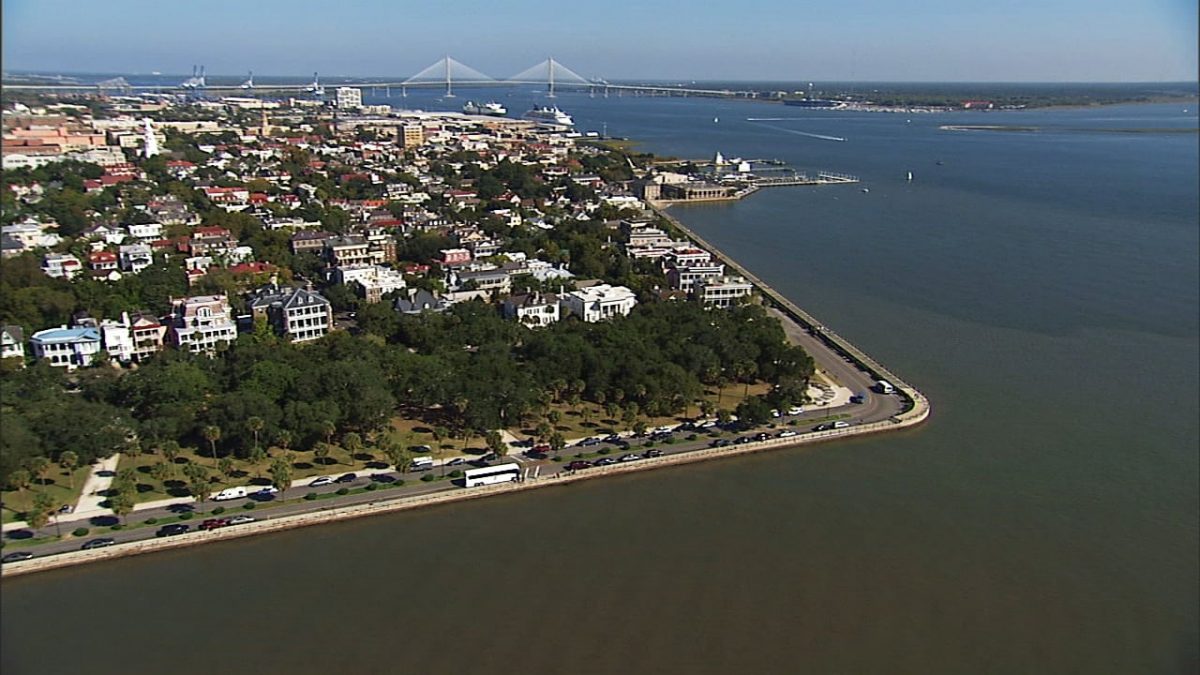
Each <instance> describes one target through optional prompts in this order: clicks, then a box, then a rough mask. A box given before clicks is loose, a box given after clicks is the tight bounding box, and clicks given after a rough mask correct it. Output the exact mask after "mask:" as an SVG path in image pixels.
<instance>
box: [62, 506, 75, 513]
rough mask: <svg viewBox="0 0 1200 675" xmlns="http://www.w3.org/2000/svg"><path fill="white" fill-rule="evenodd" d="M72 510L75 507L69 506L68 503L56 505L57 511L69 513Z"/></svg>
mask: <svg viewBox="0 0 1200 675" xmlns="http://www.w3.org/2000/svg"><path fill="white" fill-rule="evenodd" d="M74 510H75V507H74V506H71V505H70V504H63V505H62V506H60V507H58V512H59V513H70V512H72V511H74Z"/></svg>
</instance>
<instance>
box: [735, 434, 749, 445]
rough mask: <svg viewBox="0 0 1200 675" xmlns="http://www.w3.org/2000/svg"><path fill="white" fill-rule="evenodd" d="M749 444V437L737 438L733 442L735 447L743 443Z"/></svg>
mask: <svg viewBox="0 0 1200 675" xmlns="http://www.w3.org/2000/svg"><path fill="white" fill-rule="evenodd" d="M749 442H750V437H749V436H738V437H737V439H736V440H734V443H735V444H737V445H741V444H743V443H749Z"/></svg>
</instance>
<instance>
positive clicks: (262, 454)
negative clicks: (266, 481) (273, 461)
mask: <svg viewBox="0 0 1200 675" xmlns="http://www.w3.org/2000/svg"><path fill="white" fill-rule="evenodd" d="M266 458H267V451H266V450H263V449H262V446H259V445H255V446H254V447H253V448H250V455H249V456H248V457H247V458H246V459H248V460H250V463H251V464H253V465H254V476H255V477H256V478H257V477H259V476H261V475H262V472H261V471H260V470H259V468H260V467H261V466H262V461H263V460H264V459H266Z"/></svg>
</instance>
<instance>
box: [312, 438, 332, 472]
mask: <svg viewBox="0 0 1200 675" xmlns="http://www.w3.org/2000/svg"><path fill="white" fill-rule="evenodd" d="M328 456H329V444H328V443H321V442H318V443H317V444H316V445H314V446H313V458H314V459H316V460H317V464H320V465H321V466H325V458H326V457H328Z"/></svg>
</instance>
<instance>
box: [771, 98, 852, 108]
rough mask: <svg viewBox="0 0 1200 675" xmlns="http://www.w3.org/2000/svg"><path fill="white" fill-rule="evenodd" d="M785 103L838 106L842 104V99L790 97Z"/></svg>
mask: <svg viewBox="0 0 1200 675" xmlns="http://www.w3.org/2000/svg"><path fill="white" fill-rule="evenodd" d="M783 104H784V105H792V106H796V107H798V108H836V107H838V106H839V105H842V101H831V100H829V99H824V98H789V99H787V100H785V101H784V102H783Z"/></svg>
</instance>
